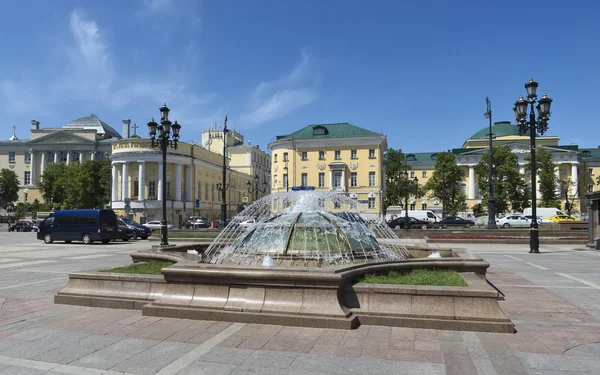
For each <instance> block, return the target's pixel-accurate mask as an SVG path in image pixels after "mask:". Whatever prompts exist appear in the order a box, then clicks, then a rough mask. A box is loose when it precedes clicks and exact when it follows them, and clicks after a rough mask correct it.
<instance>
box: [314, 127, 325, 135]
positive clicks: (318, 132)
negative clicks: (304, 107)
mask: <svg viewBox="0 0 600 375" xmlns="http://www.w3.org/2000/svg"><path fill="white" fill-rule="evenodd" d="M327 134H328V131H327V128H326V127H324V126H315V127H314V128H313V135H327Z"/></svg>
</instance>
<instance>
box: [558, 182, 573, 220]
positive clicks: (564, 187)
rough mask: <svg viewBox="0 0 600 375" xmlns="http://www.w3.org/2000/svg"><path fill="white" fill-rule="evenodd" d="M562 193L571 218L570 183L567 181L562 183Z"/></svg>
mask: <svg viewBox="0 0 600 375" xmlns="http://www.w3.org/2000/svg"><path fill="white" fill-rule="evenodd" d="M560 192H561V194H562V195H563V196H564V197H565V210H566V211H567V215H569V216H571V204H570V203H569V183H568V182H567V181H565V180H562V181H561V182H560Z"/></svg>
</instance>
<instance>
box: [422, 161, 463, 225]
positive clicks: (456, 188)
mask: <svg viewBox="0 0 600 375" xmlns="http://www.w3.org/2000/svg"><path fill="white" fill-rule="evenodd" d="M464 178H465V171H464V170H463V168H461V167H459V166H458V165H457V164H456V155H454V154H453V153H451V152H440V153H438V154H437V155H436V161H435V169H434V170H433V173H432V174H431V177H429V180H427V183H426V184H425V189H426V190H427V191H430V192H431V193H430V194H431V195H430V196H431V197H432V198H433V197H435V198H436V199H439V200H440V201H442V198H444V197H445V207H444V211H445V212H446V213H449V214H451V215H456V214H457V213H458V212H460V211H465V210H466V208H467V204H466V199H467V197H466V196H465V194H464V192H463V189H462V186H461V184H462V183H463V180H464ZM442 192H443V194H442ZM443 196H444V197H443ZM442 203H444V202H442Z"/></svg>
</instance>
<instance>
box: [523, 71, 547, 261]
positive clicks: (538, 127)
mask: <svg viewBox="0 0 600 375" xmlns="http://www.w3.org/2000/svg"><path fill="white" fill-rule="evenodd" d="M537 87H538V83H537V82H535V81H534V80H533V78H531V79H530V80H529V82H527V83H526V84H525V89H527V99H523V96H521V97H520V98H519V100H517V101H516V102H515V107H514V111H515V115H516V118H517V123H518V124H519V134H520V135H523V134H525V133H526V132H527V131H528V130H529V139H530V154H531V155H530V156H531V216H532V220H531V228H530V232H529V252H530V253H534V254H539V252H540V237H539V231H538V229H539V226H538V220H537V207H536V206H537V197H536V186H537V165H536V161H535V150H536V145H535V136H536V132H538V131H539V132H540V134H541V135H543V134H544V133H545V132H546V130H548V120H550V104H552V99H550V98H549V97H548V96H546V94H544V96H543V97H542V98H541V99H540V100H537V94H536V90H537ZM535 103H538V104H537V106H535V108H537V111H538V118H537V120H536V118H535V111H534V109H533V107H534V105H535ZM530 105H531V110H530V111H529V119H527V109H528V107H529V106H530Z"/></svg>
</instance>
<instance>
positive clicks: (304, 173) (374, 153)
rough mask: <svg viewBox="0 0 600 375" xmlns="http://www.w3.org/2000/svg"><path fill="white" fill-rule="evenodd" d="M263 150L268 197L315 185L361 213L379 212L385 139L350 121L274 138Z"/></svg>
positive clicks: (382, 194) (301, 130) (383, 175)
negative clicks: (267, 159) (269, 177)
mask: <svg viewBox="0 0 600 375" xmlns="http://www.w3.org/2000/svg"><path fill="white" fill-rule="evenodd" d="M268 148H269V150H271V158H272V159H271V172H272V175H273V176H272V180H271V191H272V192H273V193H278V192H286V191H291V190H295V189H298V188H301V187H314V188H315V190H317V191H331V192H337V193H340V194H345V195H347V196H349V197H350V198H353V199H356V200H357V202H358V203H361V204H362V208H364V209H365V210H368V211H370V212H372V213H375V214H381V213H383V206H382V196H384V195H385V184H384V181H385V171H384V167H383V155H384V153H385V151H386V150H387V139H386V136H385V135H383V134H379V133H375V132H372V131H370V130H367V129H363V128H360V127H358V126H355V125H352V124H349V123H338V124H317V125H308V126H306V127H304V128H302V129H300V130H298V131H296V132H294V133H291V134H288V135H280V136H277V137H276V140H275V141H273V142H271V143H269V145H268Z"/></svg>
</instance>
